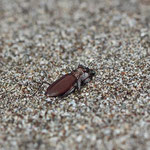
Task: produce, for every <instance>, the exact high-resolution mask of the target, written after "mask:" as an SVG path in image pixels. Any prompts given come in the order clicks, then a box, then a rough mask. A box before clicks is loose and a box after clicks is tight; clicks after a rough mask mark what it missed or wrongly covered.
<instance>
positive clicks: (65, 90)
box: [45, 65, 95, 97]
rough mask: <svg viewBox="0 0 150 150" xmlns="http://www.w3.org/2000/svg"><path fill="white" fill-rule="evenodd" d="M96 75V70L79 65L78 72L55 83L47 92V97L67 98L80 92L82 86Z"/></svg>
mask: <svg viewBox="0 0 150 150" xmlns="http://www.w3.org/2000/svg"><path fill="white" fill-rule="evenodd" d="M94 75H95V72H94V70H92V69H89V68H88V67H85V66H83V65H79V66H78V68H77V69H76V70H73V71H72V72H71V73H69V74H66V75H64V76H62V77H61V78H60V79H58V80H56V81H55V82H53V83H52V84H51V85H50V86H49V87H48V88H47V90H46V92H45V95H46V96H50V97H56V96H61V97H64V96H67V95H68V94H70V93H72V92H73V91H75V89H78V90H80V89H81V86H83V85H85V84H86V83H88V82H89V81H91V80H92V78H93V76H94Z"/></svg>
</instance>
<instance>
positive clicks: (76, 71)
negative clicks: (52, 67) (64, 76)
mask: <svg viewBox="0 0 150 150" xmlns="http://www.w3.org/2000/svg"><path fill="white" fill-rule="evenodd" d="M72 74H73V75H74V76H75V77H76V78H77V79H79V78H80V76H82V75H83V74H84V72H83V70H82V68H78V69H76V70H74V71H73V72H72Z"/></svg>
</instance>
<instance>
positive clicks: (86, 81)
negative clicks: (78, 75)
mask: <svg viewBox="0 0 150 150" xmlns="http://www.w3.org/2000/svg"><path fill="white" fill-rule="evenodd" d="M90 80H91V79H90V78H87V79H86V80H84V81H83V84H86V83H88V82H90Z"/></svg>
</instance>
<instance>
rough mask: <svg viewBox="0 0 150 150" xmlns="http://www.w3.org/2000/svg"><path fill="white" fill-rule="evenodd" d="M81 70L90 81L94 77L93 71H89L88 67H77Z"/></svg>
mask: <svg viewBox="0 0 150 150" xmlns="http://www.w3.org/2000/svg"><path fill="white" fill-rule="evenodd" d="M79 68H80V69H81V70H82V72H83V73H87V74H88V78H90V79H92V77H93V76H94V75H95V71H94V70H93V69H89V68H88V67H85V66H83V65H79V66H78V69H79Z"/></svg>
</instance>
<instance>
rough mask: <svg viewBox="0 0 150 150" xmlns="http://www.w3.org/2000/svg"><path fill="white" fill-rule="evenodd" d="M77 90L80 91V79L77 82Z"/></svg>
mask: <svg viewBox="0 0 150 150" xmlns="http://www.w3.org/2000/svg"><path fill="white" fill-rule="evenodd" d="M77 88H78V90H80V89H81V79H80V78H79V79H78V81H77Z"/></svg>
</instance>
